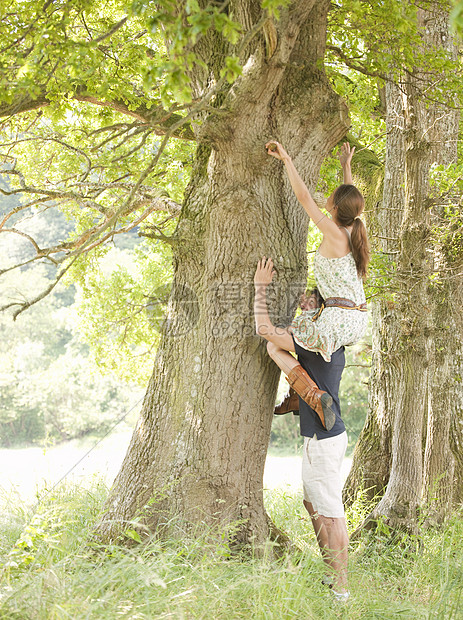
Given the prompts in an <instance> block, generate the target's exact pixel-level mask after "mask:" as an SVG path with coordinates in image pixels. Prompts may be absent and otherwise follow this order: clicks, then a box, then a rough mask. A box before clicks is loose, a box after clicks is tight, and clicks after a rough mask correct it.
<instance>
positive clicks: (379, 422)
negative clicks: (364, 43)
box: [344, 81, 404, 505]
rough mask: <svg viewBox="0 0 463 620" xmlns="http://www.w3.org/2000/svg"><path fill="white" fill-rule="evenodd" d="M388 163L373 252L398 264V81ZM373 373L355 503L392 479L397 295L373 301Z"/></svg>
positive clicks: (352, 491) (388, 92) (355, 469)
mask: <svg viewBox="0 0 463 620" xmlns="http://www.w3.org/2000/svg"><path fill="white" fill-rule="evenodd" d="M385 101H386V130H387V136H388V138H387V141H386V162H385V175H384V183H383V195H382V200H381V201H380V202H378V203H377V205H376V208H374V209H373V213H372V215H371V216H370V221H369V230H370V232H371V234H372V240H373V249H374V250H375V251H379V252H381V253H382V254H383V255H384V256H385V257H386V258H387V259H388V261H389V263H390V264H391V265H392V263H393V261H396V260H397V255H398V251H399V250H398V242H399V230H400V226H401V223H402V216H403V205H404V188H403V170H404V140H403V128H404V119H403V110H402V96H401V91H400V89H399V87H398V86H397V85H396V84H394V83H393V82H392V81H390V82H387V83H386V87H385ZM371 305H372V372H371V377H370V382H369V386H370V390H369V409H368V415H367V419H366V423H365V427H364V428H363V430H362V432H361V434H360V437H359V440H358V442H357V445H356V447H355V452H354V457H353V462H352V467H351V470H350V472H349V476H348V478H347V480H346V483H345V485H344V501H345V502H346V503H347V504H348V505H349V504H351V503H352V502H353V501H354V500H355V498H356V496H357V494H358V492H359V491H360V490H362V491H363V493H364V494H365V497H367V498H369V499H372V498H373V497H374V496H375V495H378V494H380V493H382V492H383V491H384V489H385V488H386V485H387V483H388V480H389V472H390V467H391V459H392V449H391V437H392V416H391V411H392V410H393V409H394V407H395V403H396V402H397V385H398V376H399V373H400V360H399V359H398V358H397V354H398V352H397V340H398V334H399V319H398V317H397V314H396V312H395V305H394V302H393V297H392V291H391V293H390V294H389V295H388V296H387V297H386V298H382V297H379V298H378V299H376V300H373V302H372V304H371Z"/></svg>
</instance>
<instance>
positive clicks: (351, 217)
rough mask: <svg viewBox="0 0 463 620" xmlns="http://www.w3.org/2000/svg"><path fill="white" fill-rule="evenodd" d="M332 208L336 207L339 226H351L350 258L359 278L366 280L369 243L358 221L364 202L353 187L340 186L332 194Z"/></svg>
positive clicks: (360, 222)
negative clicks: (352, 258) (351, 257)
mask: <svg viewBox="0 0 463 620" xmlns="http://www.w3.org/2000/svg"><path fill="white" fill-rule="evenodd" d="M333 202H334V206H335V207H337V211H336V219H337V221H338V223H339V224H340V225H341V226H352V232H351V242H352V256H353V257H354V260H355V265H356V267H357V273H358V275H359V277H360V278H366V275H367V267H368V263H369V262H370V243H369V241H368V235H367V229H366V228H365V224H364V223H363V222H362V220H361V219H360V214H361V213H362V211H363V209H364V206H365V201H364V199H363V196H362V194H361V193H360V192H359V190H358V189H357V188H356V187H355V185H346V184H345V185H340V186H339V187H338V189H337V190H336V191H335V192H334V194H333Z"/></svg>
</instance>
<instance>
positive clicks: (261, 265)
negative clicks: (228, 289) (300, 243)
mask: <svg viewBox="0 0 463 620" xmlns="http://www.w3.org/2000/svg"><path fill="white" fill-rule="evenodd" d="M275 274H276V271H274V269H273V261H272V259H271V258H265V256H264V257H263V258H262V259H261V260H260V261H259V262H258V263H257V269H256V273H255V275H254V286H255V287H261V286H268V285H269V284H270V282H271V281H272V280H273V276H274V275H275Z"/></svg>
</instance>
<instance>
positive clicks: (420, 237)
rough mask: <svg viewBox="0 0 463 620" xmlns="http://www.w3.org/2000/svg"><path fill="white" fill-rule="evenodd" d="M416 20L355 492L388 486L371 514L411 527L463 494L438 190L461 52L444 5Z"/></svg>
mask: <svg viewBox="0 0 463 620" xmlns="http://www.w3.org/2000/svg"><path fill="white" fill-rule="evenodd" d="M416 23H417V25H418V34H419V36H420V39H421V42H420V44H419V45H417V46H416V47H415V51H414V55H413V58H414V66H413V67H411V69H410V70H408V71H406V72H405V73H404V72H403V70H402V73H401V74H400V75H398V76H397V77H395V76H394V75H393V74H390V75H389V80H388V83H387V85H386V107H387V124H388V139H387V145H388V150H387V158H386V166H385V181H384V193H383V201H382V205H381V207H380V208H379V209H378V210H377V214H376V223H377V225H378V227H379V228H380V229H381V230H383V231H385V230H387V235H386V234H385V233H383V238H382V240H381V251H382V252H383V253H384V254H385V255H386V256H392V257H394V256H395V257H396V261H394V262H395V263H396V265H397V274H396V277H395V279H394V281H395V285H394V288H395V290H394V293H393V294H392V295H391V296H389V298H385V299H383V300H379V301H378V302H377V304H376V317H377V320H376V321H375V326H374V340H373V343H374V352H373V375H372V381H371V401H370V412H369V416H368V419H367V423H366V426H365V429H364V431H363V433H362V436H361V438H360V441H359V444H358V447H357V450H356V454H355V459H354V466H353V468H352V470H351V474H350V477H349V480H348V482H347V485H346V489H345V493H346V498H347V499H348V500H349V499H350V500H351V499H352V498H353V497H354V496H355V494H356V492H357V490H358V489H359V488H361V487H363V488H368V489H369V492H370V493H371V494H372V495H373V494H374V493H382V492H383V489H384V488H385V487H386V485H387V488H386V493H385V495H384V497H383V499H382V500H381V501H380V503H379V505H378V506H377V507H376V508H375V510H374V511H373V515H372V516H374V517H378V516H380V515H383V516H385V517H387V519H388V522H389V523H390V524H393V525H403V524H405V525H407V526H410V525H413V524H414V523H415V521H416V517H417V509H418V507H419V506H421V504H422V502H424V503H426V504H427V506H428V509H429V503H428V502H430V501H431V500H432V501H433V505H432V512H433V515H434V516H435V517H436V516H437V518H443V516H444V515H445V514H446V513H447V514H448V512H449V509H450V507H451V506H452V501H453V500H456V501H458V497H457V496H453V492H452V491H451V489H454V488H459V487H461V482H459V480H460V474H459V473H457V472H456V471H455V469H454V466H453V463H454V459H455V458H458V457H456V456H454V454H455V455H456V454H458V453H459V448H458V449H455V450H454V453H453V452H452V450H451V445H452V443H453V445H454V447H455V444H456V443H458V444H459V446H461V441H460V440H459V439H457V440H456V441H455V442H452V440H451V439H450V433H449V430H450V428H451V425H452V430H453V433H452V434H454V435H455V437H457V438H459V436H460V432H461V431H460V424H459V420H460V419H461V385H460V383H459V381H458V371H457V367H458V364H459V363H460V362H459V361H458V353H459V350H460V348H461V331H459V330H458V329H456V330H455V331H454V338H453V341H452V343H450V342H449V328H450V326H451V325H452V324H453V325H455V319H454V318H452V317H454V315H455V310H454V309H455V305H454V303H455V300H456V299H458V292H457V291H460V290H461V276H460V275H459V273H458V268H456V267H457V264H458V261H457V260H454V261H453V263H452V264H450V262H449V261H448V259H446V258H444V257H443V255H442V250H441V246H442V238H443V237H444V238H445V237H446V236H447V235H448V234H449V231H450V230H452V227H453V226H454V224H453V219H454V218H452V216H450V217H449V215H450V213H451V212H452V209H451V208H450V210H449V208H448V202H449V200H447V201H445V200H444V202H445V203H446V205H447V206H440V207H437V206H436V204H435V203H434V202H433V200H432V197H431V196H432V195H431V190H430V187H429V179H430V174H431V167H430V166H431V164H434V167H436V164H443V165H442V166H440V167H439V171H440V173H441V174H443V175H444V176H445V174H444V165H445V166H449V165H451V164H455V162H456V158H457V143H458V120H459V112H458V109H457V106H458V97H457V95H456V89H454V90H453V92H454V93H455V95H454V97H453V101H452V103H453V106H452V105H450V106H449V105H448V99H446V98H442V94H441V93H442V91H443V90H444V91H445V89H443V88H442V84H441V83H440V81H441V80H442V74H441V73H440V71H443V67H444V66H445V63H454V65H455V66H457V62H456V48H455V45H454V43H453V41H452V39H451V37H450V33H449V26H448V13H447V11H446V8H443V7H442V5H441V4H438V3H435V4H434V5H432V4H430V5H429V7H427V8H426V10H422V9H418V11H417V22H416ZM430 53H432V54H433V55H434V59H433V60H430V58H429V55H430ZM435 59H437V63H436V60H435ZM436 82H437V83H439V84H440V88H439V90H437V91H436V90H435V84H436ZM446 92H447V93H448V91H446ZM447 96H448V95H447ZM444 99H446V100H444ZM447 198H449V196H447ZM453 198H454V197H452V199H450V202H452V200H453ZM457 200H458V199H457ZM441 202H442V200H438V201H437V203H438V204H440V203H441ZM402 205H403V208H402ZM444 230H446V231H447V232H446V233H445V232H444ZM442 236H443V237H442ZM450 236H451V237H452V238H453V236H452V235H450ZM437 239H440V241H437ZM436 241H437V243H436ZM450 290H451V291H452V292H450ZM433 308H434V310H433ZM438 386H439V387H438ZM423 421H424V423H425V425H426V422H427V432H426V434H425V439H424V438H423V433H422V430H423ZM425 429H426V426H425ZM423 441H424V442H425V444H426V449H425V452H424V455H423V450H422V446H423ZM423 456H424V469H423Z"/></svg>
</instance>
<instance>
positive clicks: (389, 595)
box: [0, 482, 463, 620]
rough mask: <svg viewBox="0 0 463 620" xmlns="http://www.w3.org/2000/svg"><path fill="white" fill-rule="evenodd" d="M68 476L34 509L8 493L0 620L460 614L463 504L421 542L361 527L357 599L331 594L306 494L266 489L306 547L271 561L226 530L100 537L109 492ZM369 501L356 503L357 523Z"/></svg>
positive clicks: (278, 518) (353, 561)
mask: <svg viewBox="0 0 463 620" xmlns="http://www.w3.org/2000/svg"><path fill="white" fill-rule="evenodd" d="M106 494H107V490H106V488H105V487H104V485H102V484H100V483H97V482H95V484H94V485H93V487H92V488H91V489H90V490H88V489H87V490H84V489H82V488H78V487H73V486H69V485H62V486H61V487H60V488H59V489H58V490H54V492H52V493H49V494H48V495H44V496H43V498H42V501H41V503H40V504H39V506H38V507H36V508H35V509H31V508H28V507H25V506H23V505H21V504H20V503H19V502H18V501H15V498H14V497H11V496H9V497H4V498H3V501H2V504H3V507H2V514H1V528H0V561H1V564H2V569H1V583H0V618H11V619H18V620H19V619H20V620H29V619H31V620H40V619H45V618H46V619H53V620H54V619H59V620H61V619H67V618H72V619H81V618H89V619H98V620H100V619H102V620H105V619H108V620H109V619H111V620H112V619H116V618H130V619H163V618H165V619H167V618H172V619H175V620H183V619H185V620H187V619H188V620H189V619H195V620H196V619H203V618H204V619H205V620H206V619H207V620H210V619H214V620H215V619H224V620H225V619H235V618H236V619H238V618H242V619H254V618H255V619H275V620H276V619H278V620H280V619H281V620H286V619H293V618H294V619H298V620H299V619H303V620H309V619H316V620H318V619H325V618H326V619H331V618H333V619H334V618H346V619H347V618H348V619H351V618H352V619H355V618H359V619H360V618H361V619H367V620H369V619H387V620H389V619H390V618H414V619H419V618H445V619H447V618H449V619H459V618H463V594H462V592H463V551H462V549H463V546H462V542H461V541H462V540H463V513H461V512H460V513H458V514H455V515H454V517H453V518H452V519H451V520H449V521H448V522H447V523H446V525H445V526H443V527H441V528H439V529H434V530H426V531H423V532H422V535H421V538H420V539H419V540H418V539H416V538H413V537H408V536H405V535H403V536H399V537H398V536H392V535H391V534H390V533H388V532H387V529H384V531H382V532H376V533H375V534H369V535H365V536H364V537H363V538H362V539H361V540H360V541H359V542H357V543H355V546H354V548H353V549H352V551H351V553H350V560H349V562H350V565H349V572H350V587H351V592H352V600H351V601H350V602H349V603H348V604H347V605H341V604H339V603H335V602H334V601H332V600H331V598H330V592H329V591H328V590H327V589H326V587H324V586H323V585H322V584H321V578H322V576H323V574H324V571H323V563H322V561H321V559H320V556H319V552H318V549H317V545H316V541H315V538H314V535H313V531H312V526H311V522H310V518H309V517H308V515H307V514H306V513H305V510H304V508H303V506H302V502H301V497H299V496H298V495H293V494H290V493H288V492H283V491H281V490H276V491H272V492H267V495H266V504H267V510H268V512H269V513H270V515H271V517H272V518H273V519H274V521H275V523H276V525H277V526H278V527H280V528H281V529H283V530H285V531H286V532H287V533H288V534H289V535H290V537H291V538H292V540H294V542H295V543H296V544H297V545H298V546H299V547H300V549H302V554H300V553H299V554H298V555H297V556H294V557H291V556H286V557H285V558H284V559H281V560H279V561H275V560H274V559H272V554H271V553H267V554H264V555H263V557H260V558H248V557H246V558H244V557H242V556H241V557H239V556H236V555H233V554H231V553H230V549H229V548H228V544H227V537H226V536H222V538H221V540H222V542H220V543H216V544H214V545H213V546H212V543H211V542H210V540H211V538H210V536H208V537H205V536H204V537H201V536H198V537H192V536H191V535H187V534H186V533H185V534H184V535H183V536H180V535H177V536H176V537H175V539H172V540H169V541H160V540H156V539H152V540H151V541H150V542H149V543H145V544H132V545H131V546H125V545H122V544H121V545H107V546H101V545H97V544H95V543H94V542H92V540H91V536H90V532H91V528H92V525H93V523H94V522H95V520H96V518H97V516H98V513H99V512H100V510H101V506H102V504H103V502H104V499H105V497H106ZM367 509H368V507H367V506H363V505H362V502H361V501H360V500H359V502H358V503H357V505H356V506H354V508H353V510H352V511H350V513H349V515H348V517H349V527H350V528H353V527H355V526H356V525H358V523H359V522H360V519H361V518H362V517H363V515H364V514H365V511H366V510H367Z"/></svg>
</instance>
